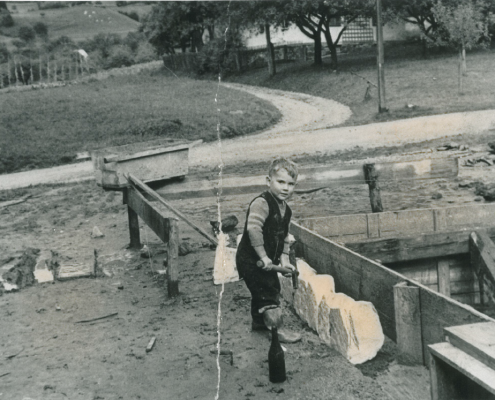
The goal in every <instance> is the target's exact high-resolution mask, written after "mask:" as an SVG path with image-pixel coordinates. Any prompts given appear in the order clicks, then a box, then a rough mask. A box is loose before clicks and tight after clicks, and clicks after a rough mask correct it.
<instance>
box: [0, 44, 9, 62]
mask: <svg viewBox="0 0 495 400" xmlns="http://www.w3.org/2000/svg"><path fill="white" fill-rule="evenodd" d="M8 58H9V49H8V48H7V45H6V44H5V43H0V64H3V63H6V62H7V60H8Z"/></svg>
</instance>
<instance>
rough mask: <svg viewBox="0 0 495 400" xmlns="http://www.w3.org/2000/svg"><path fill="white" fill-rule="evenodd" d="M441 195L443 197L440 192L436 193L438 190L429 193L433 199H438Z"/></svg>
mask: <svg viewBox="0 0 495 400" xmlns="http://www.w3.org/2000/svg"><path fill="white" fill-rule="evenodd" d="M442 197H443V195H442V193H438V192H437V193H433V194H432V195H431V198H432V199H433V200H440V199H441V198H442Z"/></svg>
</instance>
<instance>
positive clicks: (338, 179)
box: [158, 158, 458, 200]
mask: <svg viewBox="0 0 495 400" xmlns="http://www.w3.org/2000/svg"><path fill="white" fill-rule="evenodd" d="M375 168H376V169H377V171H378V172H379V174H380V180H381V181H382V182H383V181H385V180H408V179H411V180H415V179H430V178H441V177H442V178H449V177H455V176H457V174H458V161H457V159H456V158H441V159H440V158H438V159H431V160H413V161H403V162H395V163H393V162H392V163H376V164H375ZM265 182H266V175H257V176H252V175H250V176H239V175H224V176H223V177H222V183H221V185H222V193H223V194H224V195H226V196H231V195H241V194H249V193H256V192H259V191H261V190H264V189H265V188H266V184H265ZM365 183H366V181H365V178H364V172H363V168H362V165H357V164H349V165H344V166H343V165H338V166H335V165H333V166H323V167H312V168H301V169H300V170H299V177H298V183H297V191H307V190H312V189H316V188H325V187H335V186H342V185H346V184H347V185H350V184H354V185H356V184H365ZM219 185H220V183H219V181H218V179H216V178H215V179H212V180H208V179H207V178H206V177H205V176H204V175H197V176H187V177H186V178H185V179H184V180H183V181H182V182H170V183H169V184H167V185H166V186H164V187H162V188H160V189H159V190H158V192H159V193H160V194H162V195H164V196H165V195H166V197H167V199H169V200H178V199H184V198H196V197H210V196H216V195H217V193H218V187H219Z"/></svg>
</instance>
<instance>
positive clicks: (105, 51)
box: [84, 33, 122, 58]
mask: <svg viewBox="0 0 495 400" xmlns="http://www.w3.org/2000/svg"><path fill="white" fill-rule="evenodd" d="M118 44H122V39H121V38H120V36H119V35H117V34H115V33H98V34H97V35H95V36H94V37H93V39H91V40H88V41H86V42H84V46H85V47H84V50H86V51H87V52H89V51H95V50H97V51H99V52H100V53H101V55H102V57H103V58H107V57H109V56H110V53H111V51H112V48H113V47H114V46H115V45H118Z"/></svg>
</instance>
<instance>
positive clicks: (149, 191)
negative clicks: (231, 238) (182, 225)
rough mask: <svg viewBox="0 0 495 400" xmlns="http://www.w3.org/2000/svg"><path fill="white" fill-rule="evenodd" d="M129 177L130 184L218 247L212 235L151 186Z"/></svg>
mask: <svg viewBox="0 0 495 400" xmlns="http://www.w3.org/2000/svg"><path fill="white" fill-rule="evenodd" d="M127 177H128V179H129V181H130V182H132V183H133V184H134V185H136V186H137V187H139V188H140V189H142V190H143V191H144V192H146V193H147V194H149V195H150V196H151V197H152V198H154V199H155V200H156V201H158V202H160V203H161V204H163V205H164V206H165V207H167V208H168V209H169V210H170V211H172V212H173V213H174V214H175V215H177V216H178V217H179V218H181V219H182V220H184V221H185V222H186V223H187V224H188V225H189V226H190V227H192V228H193V229H194V230H195V231H196V232H198V233H200V234H201V235H203V236H204V237H205V238H206V239H208V240H209V241H210V242H211V243H213V244H214V245H217V244H218V241H217V240H216V239H215V238H214V237H212V236H211V235H209V234H208V233H207V232H206V231H205V230H204V229H202V228H200V227H199V226H197V225H196V224H195V223H193V222H192V221H190V220H189V218H187V217H186V216H185V215H184V214H183V213H181V212H180V211H179V210H177V209H176V208H174V207H172V206H171V205H170V204H169V203H167V202H166V201H165V200H163V198H162V197H161V196H160V195H159V194H158V193H156V192H155V191H154V190H152V189H151V188H150V187H149V186H147V185H145V184H144V183H143V182H142V181H141V180H140V179H138V178H137V177H135V176H134V175H132V174H129V175H127Z"/></svg>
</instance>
